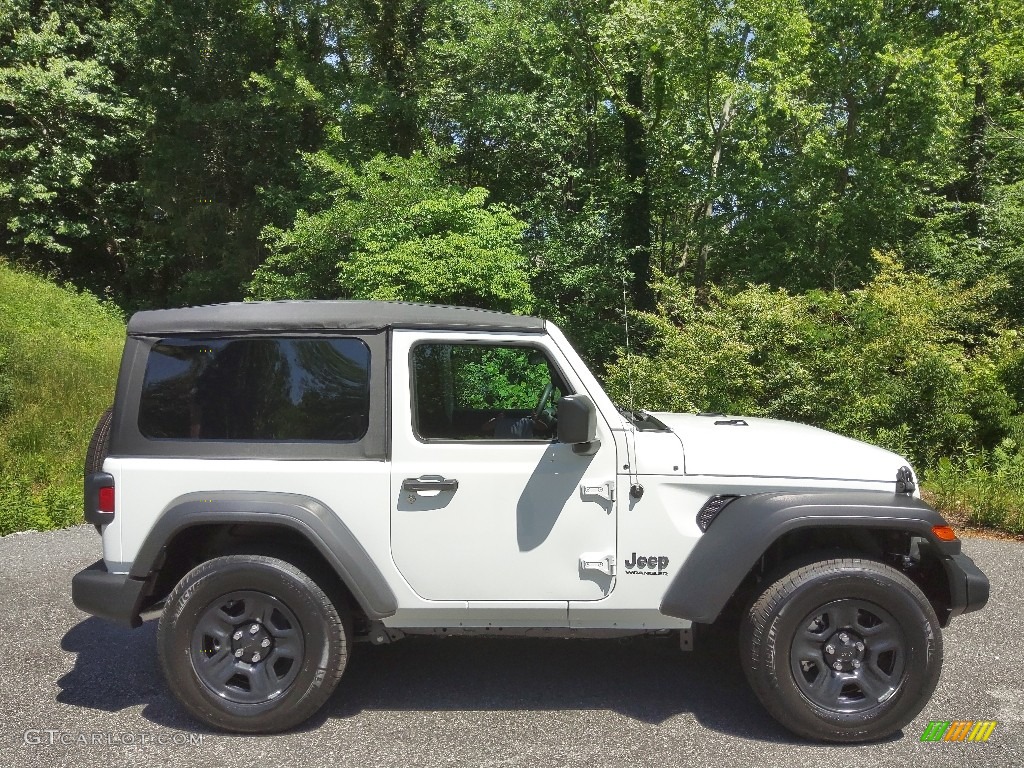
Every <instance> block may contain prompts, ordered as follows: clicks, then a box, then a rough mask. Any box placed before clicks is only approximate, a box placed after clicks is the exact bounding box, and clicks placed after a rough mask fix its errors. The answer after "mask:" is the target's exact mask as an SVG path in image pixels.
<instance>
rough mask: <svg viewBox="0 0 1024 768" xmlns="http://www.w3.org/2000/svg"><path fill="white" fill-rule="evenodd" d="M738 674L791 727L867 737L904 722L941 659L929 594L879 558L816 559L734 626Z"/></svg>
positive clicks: (832, 736)
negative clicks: (740, 669) (740, 672)
mask: <svg viewBox="0 0 1024 768" xmlns="http://www.w3.org/2000/svg"><path fill="white" fill-rule="evenodd" d="M740 648H741V650H740V653H741V660H742V664H743V669H744V672H745V673H746V675H747V679H748V680H749V681H750V685H751V687H752V688H753V689H754V692H755V693H756V694H757V697H758V698H759V699H760V700H761V702H762V704H764V706H765V708H766V709H767V710H768V712H769V713H770V714H771V715H772V716H773V717H774V718H775V719H776V720H778V721H779V722H780V723H782V725H784V726H785V727H786V728H788V729H789V730H791V731H793V732H794V733H796V734H798V735H800V736H804V737H807V738H810V739H817V740H823V741H839V742H858V741H873V740H877V739H881V738H884V737H886V736H889V735H890V734H892V733H895V732H896V731H898V730H899V729H900V728H902V727H904V726H905V725H907V723H909V722H910V721H911V720H913V719H914V717H916V716H917V714H918V713H920V711H921V710H922V709H923V708H924V706H925V704H926V703H927V702H928V700H929V699H930V698H931V695H932V692H933V691H934V690H935V686H936V684H937V683H938V680H939V673H940V671H941V669H942V635H941V631H940V628H939V621H938V618H937V617H936V615H935V611H934V609H933V608H932V606H931V604H930V603H929V602H928V599H927V598H926V597H925V596H924V595H923V594H922V593H921V591H920V589H918V588H917V586H916V585H915V584H914V583H913V582H912V581H910V579H908V578H907V577H906V576H904V575H903V574H902V573H900V572H899V571H897V570H896V569H894V568H891V567H889V566H887V565H884V564H882V563H877V562H874V561H871V560H860V559H852V558H844V559H836V560H824V561H820V562H815V563H812V564H810V565H807V566H805V567H803V568H799V569H798V570H795V571H793V572H791V573H789V574H787V575H785V576H784V577H782V578H781V579H779V580H778V581H776V582H775V583H774V584H772V585H771V586H770V587H768V589H766V590H765V591H764V592H763V593H762V594H761V596H760V597H759V598H758V599H757V600H756V601H755V602H754V604H753V605H752V606H751V608H750V610H749V611H748V613H747V615H746V617H745V619H744V622H743V627H742V629H741V644H740Z"/></svg>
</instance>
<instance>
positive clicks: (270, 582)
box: [157, 555, 351, 733]
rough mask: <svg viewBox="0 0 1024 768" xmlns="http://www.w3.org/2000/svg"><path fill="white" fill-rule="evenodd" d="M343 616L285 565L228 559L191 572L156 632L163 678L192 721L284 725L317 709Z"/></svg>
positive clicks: (333, 676)
mask: <svg viewBox="0 0 1024 768" xmlns="http://www.w3.org/2000/svg"><path fill="white" fill-rule="evenodd" d="M350 647H351V629H350V623H349V621H348V620H347V614H342V613H339V610H338V608H337V607H336V606H335V605H334V603H332V602H331V600H330V598H328V597H327V595H326V594H325V593H324V591H323V590H322V589H321V588H320V586H319V585H318V584H317V583H316V582H315V581H314V580H313V579H311V578H310V577H309V576H308V575H307V574H306V573H304V572H303V571H301V570H299V569H298V568H297V567H295V566H294V565H292V564H291V563H288V562H285V561H284V560H280V559H278V558H274V557H265V556H262V555H231V556H227V557H218V558H215V559H213V560H208V561H207V562H205V563H202V564H201V565H199V566H197V567H196V568H194V569H193V570H192V571H190V572H189V573H188V574H186V575H185V577H184V578H183V579H182V580H181V581H180V582H179V583H178V585H177V586H176V587H175V588H174V590H173V591H172V592H171V594H170V596H169V597H168V598H167V604H166V607H165V609H164V612H163V616H162V617H161V618H160V626H159V629H158V631H157V650H158V653H159V657H160V665H161V667H162V669H163V672H164V677H165V678H166V680H167V684H168V686H169V687H170V689H171V691H172V693H174V695H175V697H176V698H177V699H178V701H180V702H181V703H182V705H183V706H184V707H185V708H186V709H187V710H188V711H189V712H190V713H191V714H192V715H193V716H194V717H196V718H197V719H199V720H201V721H202V722H204V723H206V724H208V725H211V726H213V727H215V728H222V729H225V730H229V731H237V732H241V733H272V732H276V731H284V730H287V729H289V728H293V727H295V726H297V725H299V724H300V723H302V722H303V721H305V720H306V719H308V718H309V717H311V716H312V715H313V714H314V713H315V712H316V711H317V710H319V709H320V707H321V706H323V704H324V702H326V701H327V699H328V698H329V697H330V695H331V693H332V692H333V691H334V689H335V687H336V686H337V684H338V680H339V679H340V678H341V675H342V673H343V672H344V670H345V665H346V663H347V661H348V654H349V648H350Z"/></svg>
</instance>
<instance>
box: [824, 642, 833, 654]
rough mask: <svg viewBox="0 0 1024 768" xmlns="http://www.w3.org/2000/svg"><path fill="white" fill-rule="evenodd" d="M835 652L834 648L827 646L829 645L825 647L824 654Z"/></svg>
mask: <svg viewBox="0 0 1024 768" xmlns="http://www.w3.org/2000/svg"><path fill="white" fill-rule="evenodd" d="M835 652H836V647H835V646H834V645H831V644H829V645H826V646H825V653H835Z"/></svg>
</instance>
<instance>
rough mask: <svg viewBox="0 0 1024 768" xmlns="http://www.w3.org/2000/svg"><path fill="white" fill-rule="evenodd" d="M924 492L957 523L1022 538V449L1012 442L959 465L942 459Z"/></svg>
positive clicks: (931, 474) (1023, 523) (927, 478)
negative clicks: (990, 529) (1003, 532)
mask: <svg viewBox="0 0 1024 768" xmlns="http://www.w3.org/2000/svg"><path fill="white" fill-rule="evenodd" d="M924 489H925V491H926V492H927V494H928V500H929V501H931V502H932V503H933V504H935V505H936V506H937V507H938V508H939V510H940V511H941V512H943V513H945V514H947V515H949V516H950V517H951V518H952V519H954V520H956V521H958V522H959V521H963V522H964V523H967V524H968V525H974V526H978V527H980V528H993V529H996V530H999V531H1005V532H1006V533H1011V534H1014V535H1016V536H1024V449H1022V448H1021V447H1020V446H1018V445H1017V444H1016V443H1015V442H1014V441H1013V440H1004V441H1003V443H1002V445H1000V446H998V447H997V448H995V449H994V450H992V451H991V452H987V453H984V454H981V455H977V456H971V457H968V458H966V459H963V460H961V461H958V462H953V461H950V460H949V459H942V460H941V461H940V462H939V465H938V466H937V467H936V468H935V469H934V470H932V471H930V472H927V473H926V474H925V482H924Z"/></svg>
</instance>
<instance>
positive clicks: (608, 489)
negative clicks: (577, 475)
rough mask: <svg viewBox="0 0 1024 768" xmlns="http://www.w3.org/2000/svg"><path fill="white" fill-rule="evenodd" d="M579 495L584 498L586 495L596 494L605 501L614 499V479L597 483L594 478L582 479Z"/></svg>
mask: <svg viewBox="0 0 1024 768" xmlns="http://www.w3.org/2000/svg"><path fill="white" fill-rule="evenodd" d="M580 495H581V496H582V497H583V498H584V499H585V498H587V496H597V497H598V498H600V499H604V500H605V501H615V481H614V480H606V481H605V482H603V483H598V482H596V481H594V480H584V481H583V483H582V484H581V485H580Z"/></svg>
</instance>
